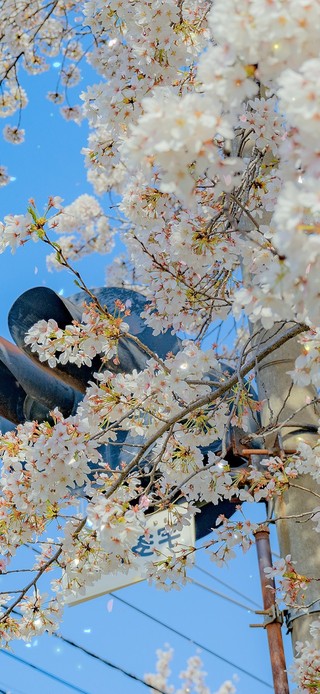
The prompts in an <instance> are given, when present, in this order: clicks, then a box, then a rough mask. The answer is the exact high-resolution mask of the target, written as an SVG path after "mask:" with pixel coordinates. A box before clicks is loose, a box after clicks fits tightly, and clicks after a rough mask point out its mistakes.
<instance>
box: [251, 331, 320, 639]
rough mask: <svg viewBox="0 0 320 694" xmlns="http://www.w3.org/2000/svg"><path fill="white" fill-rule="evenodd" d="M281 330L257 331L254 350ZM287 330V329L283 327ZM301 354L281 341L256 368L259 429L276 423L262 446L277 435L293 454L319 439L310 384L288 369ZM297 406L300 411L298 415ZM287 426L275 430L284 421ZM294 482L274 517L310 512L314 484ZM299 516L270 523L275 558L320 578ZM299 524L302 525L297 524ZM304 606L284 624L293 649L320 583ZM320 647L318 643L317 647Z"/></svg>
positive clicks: (318, 554) (314, 539) (319, 610)
mask: <svg viewBox="0 0 320 694" xmlns="http://www.w3.org/2000/svg"><path fill="white" fill-rule="evenodd" d="M279 327H280V330H281V328H282V326H281V324H277V325H276V326H274V328H272V330H268V331H265V330H261V332H260V333H259V337H258V339H256V340H255V347H256V348H259V345H261V343H263V345H264V346H265V345H266V343H268V341H269V340H271V339H272V337H274V335H275V334H276V333H277V334H278V335H279ZM286 327H288V325H287V326H286ZM300 351H301V346H300V345H299V343H298V341H297V338H293V339H291V340H289V341H288V342H287V343H285V344H284V345H283V346H282V347H280V348H279V349H278V350H276V351H275V352H273V353H272V354H270V356H269V357H267V358H266V359H265V360H264V361H263V362H262V363H261V364H260V365H259V366H258V367H257V370H256V379H257V384H258V392H259V399H260V400H263V401H265V403H264V405H263V408H262V413H261V417H262V425H263V426H264V427H267V426H268V425H270V424H271V422H273V423H274V422H277V423H278V426H279V430H278V431H277V432H274V433H271V434H268V435H267V436H266V438H265V440H266V447H267V448H273V447H277V444H278V442H277V434H280V442H281V447H282V449H283V450H284V452H286V451H292V450H295V449H296V448H297V447H298V445H299V443H300V442H301V441H305V442H306V443H309V444H310V445H311V446H312V445H315V443H316V441H317V440H318V438H319V436H318V434H317V428H318V426H319V419H320V410H319V406H317V407H316V406H314V405H308V406H307V407H305V405H306V403H307V402H310V400H312V399H314V398H315V397H316V392H315V389H314V388H313V387H311V386H308V387H299V386H295V385H293V384H292V381H291V378H290V376H289V375H288V373H287V372H288V371H291V370H293V368H294V363H295V359H296V358H297V356H298V355H299V353H300ZM300 408H304V409H302V410H301V411H298V410H300ZM289 418H290V422H289V423H287V424H286V425H285V426H281V424H282V423H284V422H285V421H286V420H287V419H289ZM294 483H295V484H297V485H299V486H300V487H303V488H304V489H301V488H300V489H298V488H295V487H291V488H289V490H288V491H287V492H285V493H284V494H283V495H282V496H281V497H279V498H278V499H277V500H276V501H275V518H284V517H288V516H296V515H299V514H301V513H305V512H306V511H310V512H312V511H313V510H314V509H315V508H316V507H320V486H319V485H316V483H315V481H314V480H313V479H312V478H311V477H310V475H301V476H299V477H298V478H297V479H296V480H294ZM315 494H318V495H319V497H317V496H316V495H315ZM305 520H306V517H302V518H296V519H295V518H287V519H286V520H279V521H278V522H277V523H276V527H277V532H278V538H279V545H280V552H281V556H282V557H285V556H286V555H287V554H290V555H291V557H292V559H293V561H295V562H296V564H295V568H296V570H297V571H298V572H299V573H300V574H302V575H305V576H307V577H309V578H318V579H320V542H319V535H318V534H316V533H315V532H314V530H313V523H312V520H307V521H306V522H305ZM301 521H303V522H301ZM306 595H307V598H306V603H307V604H310V603H313V604H312V605H311V606H310V607H309V611H308V614H305V613H301V612H297V611H292V612H291V613H290V615H289V626H290V627H291V628H292V640H293V646H295V644H296V642H297V641H305V640H310V639H311V637H310V634H309V627H310V624H311V622H312V621H313V620H314V619H315V618H316V617H317V616H320V581H318V582H317V581H312V582H311V583H310V584H309V585H308V589H307V591H306ZM317 645H318V647H319V648H320V643H319V644H317Z"/></svg>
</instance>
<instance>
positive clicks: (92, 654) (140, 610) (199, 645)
mask: <svg viewBox="0 0 320 694" xmlns="http://www.w3.org/2000/svg"><path fill="white" fill-rule="evenodd" d="M30 549H31V547H30ZM32 549H34V548H32ZM36 551H37V550H36ZM192 582H193V583H194V584H195V585H198V586H200V587H203V588H205V589H206V590H208V591H209V592H210V593H213V594H214V595H217V596H218V597H222V598H224V599H226V600H229V601H230V602H233V603H235V604H237V605H240V606H241V607H243V608H244V609H246V611H250V612H254V610H251V608H250V607H248V606H247V605H243V604H242V603H238V602H237V601H235V600H233V599H232V598H230V597H229V596H227V595H224V594H223V593H219V592H218V591H214V590H212V589H211V588H209V587H208V586H203V584H201V583H198V582H197V581H194V580H193V579H192ZM109 595H111V596H112V597H113V598H115V599H116V600H118V601H119V602H122V603H123V604H124V605H126V606H127V607H130V608H131V609H133V610H135V611H136V612H138V613H140V614H142V615H143V616H144V617H147V618H148V619H151V620H152V621H153V622H155V623H157V624H159V625H160V626H162V627H164V628H165V629H168V630H169V631H171V632H172V633H174V634H176V635H177V636H180V637H181V638H183V639H185V640H186V641H188V642H189V643H192V644H194V645H195V646H197V648H201V650H203V651H205V652H206V653H209V654H210V655H212V656H213V657H215V658H218V660H221V661H222V662H224V663H226V664H227V665H231V667H234V668H236V669H237V670H239V672H242V673H243V674H245V675H247V677H250V678H251V679H254V680H255V681H256V682H259V683H260V684H263V685H264V686H265V687H268V688H269V689H272V685H271V684H269V683H268V682H266V681H265V680H263V679H261V678H260V677H258V676H257V675H254V674H253V673H251V672H249V670H246V669H245V668H243V667H241V666H240V665H237V664H236V663H234V662H232V661H231V660H228V659H227V658H225V657H224V656H222V655H220V654H219V653H216V652H215V651H212V650H211V649H210V648H208V647H207V646H204V645H203V644H201V643H199V642H198V641H195V640H194V639H191V638H190V637H189V636H186V634H183V633H182V632H181V631H179V630H178V629H175V628H174V627H171V626H169V625H168V624H166V623H165V622H162V621H161V620H160V619H158V618H157V617H154V616H153V615H150V614H149V613H148V612H145V611H144V610H142V609H140V608H139V607H136V606H135V605H132V604H131V603H130V602H128V601H127V600H124V599H123V598H120V597H119V596H118V595H116V594H115V593H109ZM251 602H252V601H251ZM15 611H16V610H15ZM52 636H54V637H56V638H59V639H60V640H61V641H65V642H66V643H68V644H69V645H71V646H73V647H74V648H78V649H79V650H82V651H83V652H84V653H86V654H87V655H89V656H91V657H93V658H95V659H96V660H99V661H100V662H102V663H104V665H107V666H109V667H112V668H114V669H116V670H119V671H121V672H122V673H123V674H125V675H127V676H128V677H131V678H132V679H135V680H137V681H138V682H139V681H140V682H142V683H143V684H146V683H145V682H144V680H141V679H140V678H139V677H138V676H136V675H133V674H132V673H128V672H127V671H125V670H124V669H123V668H121V667H120V666H117V665H115V664H114V663H112V662H110V661H107V660H106V659H104V658H102V657H101V656H98V655H97V654H96V653H93V652H91V651H88V650H86V649H85V648H84V647H83V646H80V645H79V644H76V643H75V642H74V641H70V640H69V639H66V638H65V637H64V636H62V635H58V634H52ZM147 686H149V685H147ZM153 689H155V690H156V691H161V690H157V689H156V688H155V687H153ZM161 694H164V693H163V692H162V693H161Z"/></svg>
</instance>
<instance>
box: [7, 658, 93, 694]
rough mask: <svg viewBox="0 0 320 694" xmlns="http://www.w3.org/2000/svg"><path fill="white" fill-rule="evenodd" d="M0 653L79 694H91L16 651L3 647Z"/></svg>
mask: <svg viewBox="0 0 320 694" xmlns="http://www.w3.org/2000/svg"><path fill="white" fill-rule="evenodd" d="M0 653H2V654H3V655H7V656H8V658H13V660H16V661H17V662H19V663H22V664H23V665H27V666H28V667H31V668H32V669H33V670H37V671H38V672H41V674H42V675H46V677H50V678H51V679H52V680H55V681H56V682H59V683H60V684H64V685H65V687H69V689H73V691H74V692H78V693H79V694H90V693H89V692H88V691H86V690H85V689H80V687H77V686H76V685H75V684H71V683H70V682H67V681H66V680H64V679H62V677H58V676H57V675H53V674H52V673H51V672H48V671H47V670H44V669H43V668H41V667H39V666H38V665H34V664H33V663H29V661H28V660H25V659H24V658H21V657H20V656H19V655H15V654H14V653H10V652H9V651H5V650H4V649H3V648H0ZM4 694H6V693H5V692H4Z"/></svg>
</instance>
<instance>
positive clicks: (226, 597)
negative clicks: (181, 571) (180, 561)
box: [190, 578, 255, 614]
mask: <svg viewBox="0 0 320 694" xmlns="http://www.w3.org/2000/svg"><path fill="white" fill-rule="evenodd" d="M190 583H192V584H193V585H194V586H197V587H198V588H203V590H206V591H207V592H208V593H212V594H213V595H217V596H218V598H222V599H223V600H227V601H228V602H232V603H233V605H237V607H242V609H243V610H246V612H252V614H255V610H253V609H252V607H248V605H244V604H243V602H239V600H234V598H230V597H229V595H225V593H219V591H218V590H213V588H210V587H209V586H206V585H205V584H204V583H200V581H196V580H195V579H194V578H190Z"/></svg>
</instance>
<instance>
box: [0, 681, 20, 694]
mask: <svg viewBox="0 0 320 694" xmlns="http://www.w3.org/2000/svg"><path fill="white" fill-rule="evenodd" d="M1 686H2V687H6V690H5V692H4V691H3V689H0V694H8V691H10V694H11V691H13V690H14V691H15V694H26V693H25V692H23V691H22V690H21V689H18V688H17V687H14V686H13V685H11V684H7V683H6V682H1Z"/></svg>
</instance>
